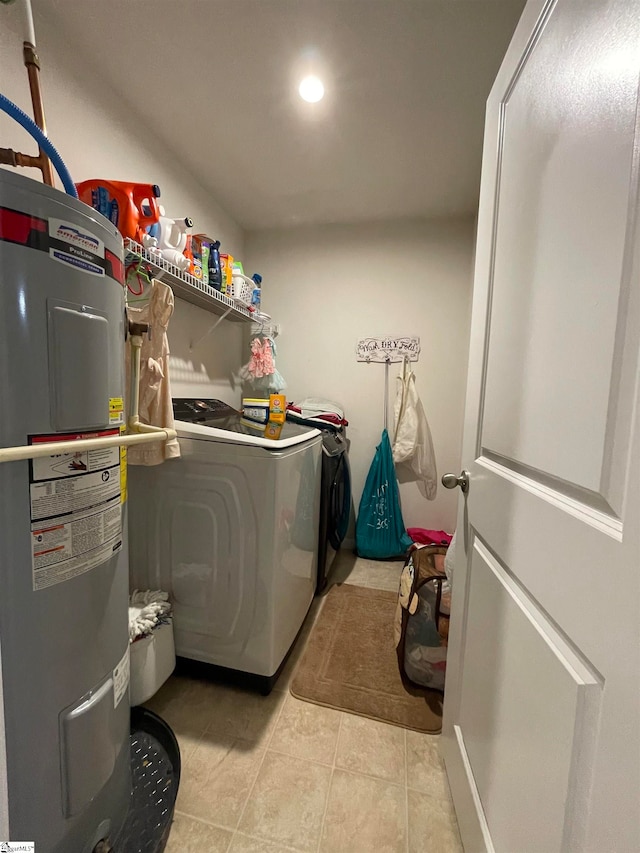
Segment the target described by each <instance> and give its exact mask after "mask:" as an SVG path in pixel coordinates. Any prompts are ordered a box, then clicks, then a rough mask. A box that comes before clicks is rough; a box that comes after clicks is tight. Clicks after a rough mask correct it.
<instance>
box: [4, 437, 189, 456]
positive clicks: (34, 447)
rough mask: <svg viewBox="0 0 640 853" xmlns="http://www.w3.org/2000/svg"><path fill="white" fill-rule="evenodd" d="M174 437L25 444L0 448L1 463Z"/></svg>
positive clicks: (83, 439) (115, 438) (86, 439)
mask: <svg viewBox="0 0 640 853" xmlns="http://www.w3.org/2000/svg"><path fill="white" fill-rule="evenodd" d="M175 437H176V432H175V430H173V429H163V430H160V431H159V432H152V433H145V434H140V435H114V436H104V437H103V438H78V439H70V440H69V441H47V442H43V443H42V444H25V445H22V446H18V447H2V448H0V463H1V462H17V461H20V460H23V459H38V458H39V457H41V456H57V455H58V454H60V453H78V452H80V451H82V450H97V449H98V448H100V447H118V446H120V445H122V446H124V447H129V446H130V445H132V444H145V443H149V442H152V441H169V440H170V439H172V438H175Z"/></svg>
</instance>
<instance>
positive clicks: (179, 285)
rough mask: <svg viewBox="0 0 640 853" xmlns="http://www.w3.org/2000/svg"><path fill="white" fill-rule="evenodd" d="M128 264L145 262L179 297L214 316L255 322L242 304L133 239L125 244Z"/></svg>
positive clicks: (238, 321) (126, 240)
mask: <svg viewBox="0 0 640 853" xmlns="http://www.w3.org/2000/svg"><path fill="white" fill-rule="evenodd" d="M124 248H125V255H126V262H127V263H131V261H132V260H133V259H137V260H142V261H144V262H145V264H148V265H149V267H150V268H151V270H152V272H153V275H154V277H155V278H157V279H161V280H162V281H164V282H165V284H168V285H170V287H171V289H172V290H173V292H174V294H175V295H176V296H179V297H180V299H185V300H186V301H187V302H191V303H192V305H198V306H199V307H200V308H204V309H205V310H206V311H210V312H211V313H212V314H218V315H225V316H226V318H227V320H233V321H235V322H237V323H241V322H247V321H249V322H252V321H254V316H253V313H252V312H251V311H249V310H248V308H244V307H243V306H242V305H238V304H237V303H236V301H235V300H234V299H231V298H230V297H228V296H226V295H225V294H224V293H219V292H218V291H217V290H216V289H215V288H213V287H210V286H209V285H208V284H204V282H202V281H200V280H199V279H197V278H196V277H195V276H193V275H190V274H189V273H187V272H183V271H182V270H179V269H178V267H176V266H175V265H174V264H171V263H169V262H168V261H165V260H164V258H160V257H158V256H157V255H153V254H152V253H151V252H148V251H147V250H146V249H145V248H144V246H141V245H140V243H136V241H135V240H130V239H129V238H128V237H127V238H126V239H125V241H124Z"/></svg>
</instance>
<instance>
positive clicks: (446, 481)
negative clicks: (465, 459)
mask: <svg viewBox="0 0 640 853" xmlns="http://www.w3.org/2000/svg"><path fill="white" fill-rule="evenodd" d="M442 485H443V486H444V487H445V489H455V487H456V486H460V488H461V489H462V491H463V492H464V493H465V494H466V493H467V492H468V491H469V472H468V471H463V472H462V473H461V474H460V476H459V477H456V475H455V474H443V475H442Z"/></svg>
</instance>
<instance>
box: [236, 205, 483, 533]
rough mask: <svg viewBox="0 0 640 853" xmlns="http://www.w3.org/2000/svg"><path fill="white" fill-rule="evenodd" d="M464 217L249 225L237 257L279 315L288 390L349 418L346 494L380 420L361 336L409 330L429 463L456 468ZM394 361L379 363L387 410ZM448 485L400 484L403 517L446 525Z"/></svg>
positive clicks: (467, 246) (467, 230)
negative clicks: (431, 453)
mask: <svg viewBox="0 0 640 853" xmlns="http://www.w3.org/2000/svg"><path fill="white" fill-rule="evenodd" d="M473 240H474V223H473V221H472V220H471V219H463V220H448V221H442V220H438V221H425V220H411V221H403V222H398V221H396V222H392V223H380V224H374V225H358V226H350V227H349V226H347V227H345V226H339V227H337V226H335V227H323V228H304V229H298V230H287V231H264V232H256V233H249V234H248V235H247V238H246V252H245V254H246V258H247V261H248V264H249V266H250V267H251V269H253V270H258V271H259V272H260V273H261V274H262V275H263V277H264V281H263V304H264V308H265V310H266V311H268V312H269V313H270V314H272V315H273V317H274V319H275V320H277V321H278V322H279V323H280V324H281V327H282V332H281V336H280V338H278V341H277V345H278V359H277V364H278V368H279V370H280V371H281V372H282V374H283V375H284V377H285V379H286V380H287V382H288V388H287V398H288V399H289V400H300V399H301V398H303V397H306V396H322V397H328V398H329V399H333V400H335V401H336V402H338V403H340V404H341V405H342V406H343V407H344V409H345V411H346V416H347V418H348V420H349V430H348V435H349V438H350V439H351V442H352V444H351V453H350V459H351V465H352V472H353V475H354V500H355V506H356V508H357V506H358V503H359V501H360V495H361V492H362V487H363V485H364V480H365V477H366V474H367V471H368V469H369V465H370V463H371V460H372V458H373V453H374V450H375V446H376V444H377V443H378V442H379V439H380V433H381V430H382V416H383V392H384V370H385V368H384V366H383V365H374V364H364V363H357V362H356V359H355V345H356V341H357V340H358V338H361V337H366V336H369V335H371V336H382V335H387V334H388V335H398V334H417V335H420V339H421V346H422V352H421V354H420V360H419V362H418V363H417V364H416V365H414V370H415V373H416V382H417V389H418V393H419V394H420V397H421V399H422V402H423V404H424V407H425V411H426V413H427V418H428V420H429V424H430V427H431V432H432V435H433V441H434V445H435V451H436V456H437V463H438V472H439V475H441V474H442V473H444V472H445V471H456V472H457V471H459V469H460V449H461V439H462V434H461V430H462V416H463V407H464V391H465V383H466V369H467V357H468V344H469V322H470V309H471V287H472V270H471V265H472V254H473ZM397 373H398V370H397V366H392V367H391V368H390V389H391V393H390V418H391V417H392V411H393V409H392V402H393V398H394V395H395V376H396V375H397ZM457 499H458V490H457V489H456V490H455V492H450V491H447V490H446V489H444V488H442V486H440V487H439V488H438V494H437V497H436V499H435V500H434V501H432V502H431V501H427V500H425V499H424V498H423V497H422V496H421V495H420V493H419V492H418V488H417V486H416V484H415V483H405V484H403V485H401V500H402V509H403V516H404V520H405V524H406V525H407V526H409V527H413V526H416V527H426V528H436V529H445V530H449V531H451V530H453V528H454V526H455V518H456V507H457Z"/></svg>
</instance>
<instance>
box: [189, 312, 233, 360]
mask: <svg viewBox="0 0 640 853" xmlns="http://www.w3.org/2000/svg"><path fill="white" fill-rule="evenodd" d="M232 311H233V306H232V305H230V306H229V307H228V308H227V310H226V311H225V312H224V314H221V315H220V317H218V319H217V320H216V321H215V323H214V324H213V326H210V327H209V328H208V329H207V331H206V332H205V333H204V335H202V336H201V337H199V338H198V340H197V341H191V344H190V345H189V349H191V350H193V349H195V348H196V347H197V346H198V344H200V343H202V341H203V340H204V339H205V338H207V337H209V335H210V334H211V332H213V330H214V329H217V328H218V326H219V325H220V323H222V321H223V320H224V319H225V318H226V316H227V314H230V313H231V312H232Z"/></svg>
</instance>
